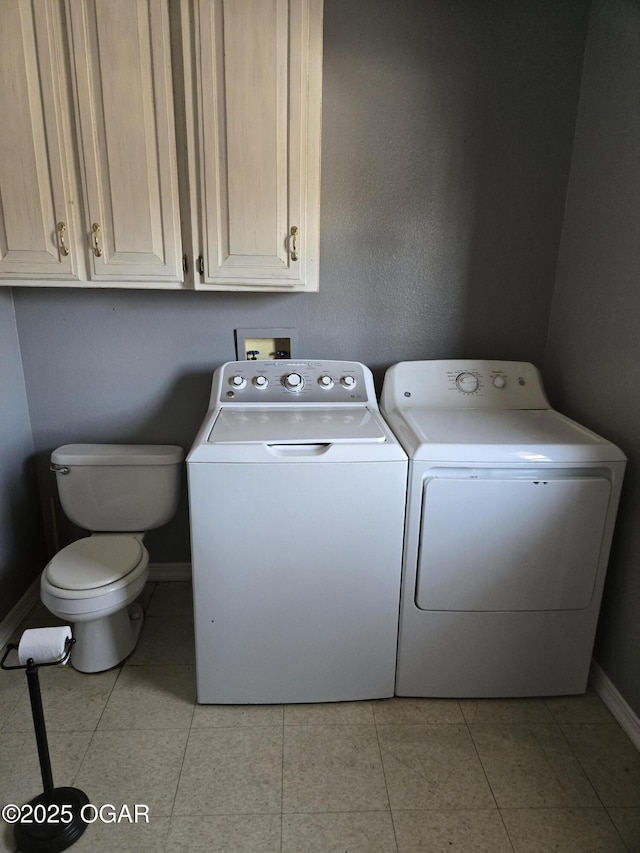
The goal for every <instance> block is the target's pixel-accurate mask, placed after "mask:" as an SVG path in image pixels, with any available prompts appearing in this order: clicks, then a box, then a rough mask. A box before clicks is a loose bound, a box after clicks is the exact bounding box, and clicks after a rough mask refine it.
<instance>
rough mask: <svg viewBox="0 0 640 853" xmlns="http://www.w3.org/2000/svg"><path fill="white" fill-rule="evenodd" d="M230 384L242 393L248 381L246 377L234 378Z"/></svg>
mask: <svg viewBox="0 0 640 853" xmlns="http://www.w3.org/2000/svg"><path fill="white" fill-rule="evenodd" d="M230 382H231V384H232V385H233V387H234V388H237V389H238V391H241V390H242V389H243V388H244V387H245V385H246V384H247V380H246V379H245V378H244V376H232V377H231V379H230Z"/></svg>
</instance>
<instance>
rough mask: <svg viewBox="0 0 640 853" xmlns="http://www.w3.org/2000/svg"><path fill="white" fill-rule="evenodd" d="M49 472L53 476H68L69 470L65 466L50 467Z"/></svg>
mask: <svg viewBox="0 0 640 853" xmlns="http://www.w3.org/2000/svg"><path fill="white" fill-rule="evenodd" d="M49 470H50V471H53V472H54V474H68V473H69V471H70V469H69V467H68V466H67V465H50V466H49Z"/></svg>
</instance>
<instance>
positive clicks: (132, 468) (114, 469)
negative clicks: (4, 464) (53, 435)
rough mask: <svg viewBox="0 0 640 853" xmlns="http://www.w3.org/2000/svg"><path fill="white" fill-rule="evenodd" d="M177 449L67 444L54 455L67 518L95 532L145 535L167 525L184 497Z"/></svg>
mask: <svg viewBox="0 0 640 853" xmlns="http://www.w3.org/2000/svg"><path fill="white" fill-rule="evenodd" d="M183 459H184V451H183V450H182V448H181V447H177V446H175V445H166V444H162V445H156V444H65V445H64V446H63V447H59V448H58V449H57V450H54V451H53V453H52V454H51V462H52V466H51V469H52V470H53V471H55V472H56V481H57V485H58V494H59V496H60V503H61V504H62V508H63V510H64V512H65V515H66V516H67V517H68V518H70V519H71V521H73V522H74V523H75V524H77V525H78V526H79V527H83V528H84V529H85V530H90V531H103V532H114V533H115V532H118V533H120V532H122V533H125V532H136V533H142V532H144V531H145V530H151V529H153V528H154V527H160V526H161V525H163V524H166V522H167V521H169V519H170V518H171V517H172V516H173V514H174V513H175V511H176V508H177V506H178V499H179V497H180V486H181V479H182V478H181V473H182V461H183Z"/></svg>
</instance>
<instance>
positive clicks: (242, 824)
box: [167, 813, 281, 853]
mask: <svg viewBox="0 0 640 853" xmlns="http://www.w3.org/2000/svg"><path fill="white" fill-rule="evenodd" d="M280 824H281V817H280V814H279V813H278V814H242V815H219V816H216V817H209V816H206V817H173V818H171V829H170V831H169V838H168V842H167V851H171V853H280V835H281V827H280Z"/></svg>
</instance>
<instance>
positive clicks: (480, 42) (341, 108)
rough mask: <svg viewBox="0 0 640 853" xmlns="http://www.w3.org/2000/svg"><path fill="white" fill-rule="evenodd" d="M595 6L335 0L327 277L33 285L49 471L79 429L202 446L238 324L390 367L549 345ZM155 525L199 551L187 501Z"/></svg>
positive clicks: (573, 0) (331, 0)
mask: <svg viewBox="0 0 640 853" xmlns="http://www.w3.org/2000/svg"><path fill="white" fill-rule="evenodd" d="M587 15H588V4H587V3H586V2H583V0H563V2H562V3H558V2H557V0H537V2H536V3H531V2H530V0H526V1H525V0H515V2H514V0H504V2H500V0H494V2H491V3H486V2H482V1H481V0H459V2H456V3H451V2H450V0H404V2H401V3H399V2H397V0H326V4H325V30H324V57H325V58H324V97H323V162H322V220H321V228H322V232H321V233H322V241H321V253H320V277H321V280H320V292H319V294H317V295H305V294H290V295H252V294H240V295H237V294H201V293H157V292H151V291H146V292H145V291H138V292H135V291H134V292H113V291H110V292H104V291H103V292H100V291H85V292H79V291H77V290H59V291H56V290H28V289H25V290H17V289H16V291H15V302H16V313H17V318H18V328H19V334H20V344H21V348H22V356H23V361H24V370H25V377H26V386H27V391H28V397H29V407H30V411H31V423H32V428H33V436H34V442H35V447H36V450H37V451H38V452H40V453H42V456H43V464H42V465H41V470H42V471H43V472H44V470H45V466H44V459H45V457H46V454H48V452H49V451H50V449H51V448H53V447H55V446H56V445H57V444H59V443H62V442H68V441H161V442H178V443H180V444H183V445H184V446H185V447H188V446H189V445H190V443H191V441H192V440H193V437H194V435H195V432H196V430H197V428H198V426H199V424H200V421H201V419H202V416H203V414H204V412H205V409H206V404H207V394H208V384H209V380H210V376H211V373H212V371H213V369H214V367H215V366H216V365H218V364H220V363H221V362H223V361H225V360H228V359H233V358H235V351H234V338H233V330H234V329H235V328H238V327H252V326H259V327H262V326H267V327H268V326H276V327H278V326H293V327H296V328H297V329H298V333H299V344H300V347H299V350H300V352H299V354H300V355H302V356H312V357H325V358H351V359H355V360H359V361H363V362H365V363H367V364H369V365H370V366H371V367H373V368H374V369H375V370H376V372H377V376H378V380H379V379H380V375H381V373H382V371H383V369H384V368H386V367H387V366H389V365H390V364H392V363H394V362H396V361H399V360H402V359H412V358H426V357H441V358H444V357H449V356H451V357H453V356H477V357H483V356H484V357H491V356H495V357H503V358H515V359H518V358H521V359H527V360H531V361H534V362H537V363H539V362H540V361H541V358H542V354H543V348H544V341H545V335H546V328H547V321H548V313H549V307H550V300H551V294H552V289H553V280H554V273H555V266H556V257H557V249H558V243H559V237H560V228H561V222H562V212H563V205H564V197H565V192H566V184H567V179H568V171H569V164H570V155H571V145H572V140H573V127H574V121H575V113H576V108H577V98H578V92H579V85H580V74H581V67H582V54H583V48H584V38H585V35H586V25H587ZM43 478H44V474H43ZM45 479H47V478H45ZM47 482H49V483H50V481H48V479H47ZM148 541H149V546H150V550H151V558H152V560H155V561H175V560H187V559H188V558H189V547H188V525H187V510H186V501H185V502H183V506H182V510H181V512H180V514H179V516H178V518H177V519H176V520H175V521H173V522H172V523H171V524H170V525H168V526H167V527H166V528H165V529H164V530H162V531H157V532H155V533H154V534H153V535H152V536H150V537H149V540H148Z"/></svg>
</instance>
